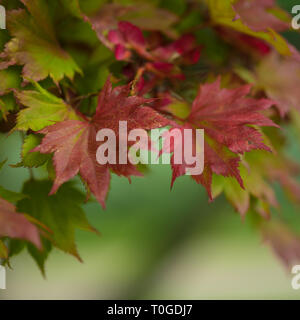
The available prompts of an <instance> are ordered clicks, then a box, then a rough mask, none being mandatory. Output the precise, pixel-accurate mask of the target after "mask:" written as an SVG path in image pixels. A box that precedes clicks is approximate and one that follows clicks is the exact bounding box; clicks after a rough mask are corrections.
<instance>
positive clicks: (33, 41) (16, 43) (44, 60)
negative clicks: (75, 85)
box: [0, 0, 80, 82]
mask: <svg viewBox="0 0 300 320" xmlns="http://www.w3.org/2000/svg"><path fill="white" fill-rule="evenodd" d="M22 2H23V3H24V5H25V6H26V7H27V9H28V11H26V10H23V9H19V10H14V11H11V12H9V13H8V16H7V24H8V30H9V32H10V34H11V35H12V36H13V38H12V39H11V40H10V41H9V42H8V43H7V44H6V47H5V51H4V52H3V53H2V54H1V57H2V59H3V62H2V63H0V66H1V68H7V67H8V66H9V65H13V64H18V65H21V66H23V75H24V77H26V78H30V79H32V80H35V81H39V80H42V79H45V78H46V77H48V76H50V77H51V78H52V79H53V80H54V81H55V82H58V81H60V80H61V79H63V78H64V76H66V77H69V78H70V79H72V78H73V77H74V74H75V73H76V72H80V69H79V67H78V66H77V65H76V63H75V62H74V60H73V59H72V57H71V56H70V55H69V54H68V53H67V52H66V51H65V50H64V49H62V47H61V46H60V44H59V43H58V41H57V39H56V36H55V31H54V27H53V23H52V21H51V18H50V16H49V14H48V13H49V8H48V4H47V1H45V0H32V1H28V0H23V1H22Z"/></svg>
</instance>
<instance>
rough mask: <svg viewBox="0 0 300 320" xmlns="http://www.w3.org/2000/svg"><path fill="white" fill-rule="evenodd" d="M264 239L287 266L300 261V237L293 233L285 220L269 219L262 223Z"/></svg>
mask: <svg viewBox="0 0 300 320" xmlns="http://www.w3.org/2000/svg"><path fill="white" fill-rule="evenodd" d="M261 232H262V236H263V240H264V241H265V242H266V244H268V245H269V246H270V247H271V248H272V249H273V251H274V253H275V254H276V255H277V256H278V258H279V259H280V260H281V261H282V263H283V264H284V265H285V267H287V268H290V267H291V266H292V265H294V264H296V263H299V262H300V237H299V236H297V235H296V234H294V233H293V231H291V230H290V229H289V228H288V227H287V226H286V225H285V224H284V223H283V222H281V221H279V220H278V219H277V220H274V221H269V222H268V223H263V224H262V225H261Z"/></svg>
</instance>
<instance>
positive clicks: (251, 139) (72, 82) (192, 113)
mask: <svg viewBox="0 0 300 320" xmlns="http://www.w3.org/2000/svg"><path fill="white" fill-rule="evenodd" d="M183 3H184V1H183ZM3 4H4V5H5V6H7V8H8V9H9V10H8V14H7V30H6V31H3V33H1V43H0V45H1V53H0V80H1V81H0V120H1V122H0V131H1V132H3V133H7V132H12V131H20V132H22V135H23V146H22V151H21V161H20V162H19V163H18V164H11V165H12V166H13V167H25V168H28V169H29V170H30V172H31V173H32V172H34V169H35V168H38V167H41V168H43V169H44V170H45V171H47V173H48V176H49V178H48V180H47V181H46V180H45V181H42V180H37V179H34V178H32V179H31V180H30V181H28V182H26V183H25V184H24V187H23V191H22V194H17V193H14V192H12V191H8V190H6V189H4V188H2V187H1V188H0V258H2V259H5V261H7V263H9V258H10V257H11V256H12V255H14V254H15V253H16V252H14V249H13V248H14V246H13V245H11V244H10V243H12V244H13V243H15V242H18V241H19V243H22V247H27V248H28V251H29V252H30V254H31V255H32V256H33V258H34V259H35V260H36V261H37V263H38V265H39V267H40V268H41V270H42V272H44V262H45V260H46V258H47V256H48V254H49V252H50V250H51V248H52V247H57V248H59V249H61V250H63V251H65V252H68V253H70V254H73V255H74V256H75V257H77V258H78V259H80V256H79V253H78V252H77V249H76V245H75V240H74V232H75V229H77V228H81V229H84V230H89V231H93V232H96V233H97V231H96V230H95V229H94V228H93V227H91V226H90V224H89V223H88V221H87V219H86V217H85V214H84V212H83V210H82V209H81V204H82V202H83V201H84V199H85V197H84V196H83V195H82V194H81V193H80V192H79V191H78V190H77V189H76V188H75V186H74V184H73V182H72V181H70V180H71V179H73V178H74V177H75V176H77V175H78V176H79V177H80V178H81V180H82V182H83V184H84V186H85V188H86V190H87V194H88V197H87V198H89V197H90V196H91V195H93V196H94V197H95V198H96V200H97V201H98V202H99V203H100V204H101V205H102V207H103V208H105V205H106V199H107V195H108V191H109V189H110V180H111V175H113V174H115V175H117V176H120V177H125V178H127V179H128V180H129V181H130V182H131V177H133V176H140V177H142V176H143V173H142V172H141V169H140V167H139V166H138V165H133V164H131V163H128V164H120V163H117V164H106V165H100V164H99V163H98V162H97V160H96V150H97V148H98V147H99V142H97V141H96V134H97V132H98V131H99V130H100V129H103V128H105V129H111V130H113V131H114V132H115V133H116V137H117V142H119V141H120V140H122V139H123V138H124V137H122V136H120V135H119V122H120V121H127V129H128V132H129V131H130V130H133V129H144V130H147V131H150V130H152V129H157V128H167V129H168V130H169V132H171V133H172V131H173V130H178V129H179V130H180V131H182V132H183V131H184V130H185V129H191V130H192V132H193V133H195V132H196V130H197V129H204V132H205V138H204V139H205V140H204V170H203V172H202V174H200V175H192V176H191V178H192V180H194V181H195V182H196V183H198V184H201V185H202V186H203V187H204V188H205V189H206V191H207V194H208V198H209V200H210V201H213V200H214V199H215V198H216V197H217V196H219V195H220V194H222V193H224V194H225V196H226V198H227V199H228V201H229V202H230V203H231V204H232V205H233V206H234V208H235V209H236V210H237V211H238V212H239V213H240V214H241V216H242V217H243V218H245V217H246V215H248V216H253V217H254V221H255V224H256V226H257V228H258V229H259V230H261V231H262V233H263V236H264V239H266V241H267V242H269V243H270V244H271V247H273V249H274V251H275V252H276V253H277V254H278V256H279V257H280V258H281V259H282V260H283V261H284V263H285V264H287V265H289V264H290V263H292V262H293V261H294V259H298V258H299V256H300V242H299V240H298V238H297V236H296V235H294V234H293V233H292V232H291V231H290V230H289V229H288V226H287V225H285V224H284V222H283V221H281V220H279V219H278V218H276V217H272V210H273V209H274V208H275V209H276V208H278V207H279V203H278V200H277V199H276V195H275V191H274V183H275V182H277V183H279V184H280V186H281V187H282V188H283V189H284V190H285V191H286V192H287V193H288V194H289V196H290V198H291V200H292V201H293V202H295V203H296V204H300V185H299V184H298V182H297V179H296V176H297V175H298V172H299V167H298V165H297V164H295V163H294V162H293V161H292V160H291V159H289V158H288V156H287V155H286V139H285V136H284V135H285V132H284V131H282V130H281V129H280V128H281V127H285V126H290V127H293V128H295V129H296V130H299V128H300V125H299V123H300V114H299V112H300V96H299V92H300V91H299V90H298V85H299V83H300V53H299V52H298V50H297V48H296V47H295V45H296V43H294V44H292V43H289V42H288V41H287V39H286V38H285V37H284V36H283V34H282V32H284V31H288V30H289V28H290V23H289V22H290V19H291V17H290V16H289V15H288V14H287V13H286V12H285V11H283V10H282V9H280V8H279V7H277V6H276V4H275V1H273V0H265V1H261V0H260V1H258V0H257V1H256V0H253V1H250V0H236V1H231V0H205V1H204V0H203V1H199V0H195V1H189V3H188V4H184V6H183V12H176V8H167V7H165V6H164V7H160V6H155V5H152V4H145V3H144V4H142V3H140V2H137V3H136V5H125V4H123V2H122V1H120V3H118V1H116V2H115V3H114V4H103V3H102V2H101V4H99V5H98V6H95V8H93V9H92V10H90V9H88V8H86V7H85V5H84V4H83V1H80V0H73V1H63V0H54V1H51V3H50V1H46V0H32V1H29V0H20V1H18V0H16V1H12V2H11V1H10V2H8V1H3ZM174 9H175V12H174ZM50 12H51V14H50ZM73 30H81V32H74V31H73ZM129 147H130V145H129V146H128V148H129ZM192 147H193V150H194V149H196V148H197V146H196V145H195V141H194V145H193V146H192ZM177 148H184V146H178V145H176V144H175V143H174V142H171V143H170V144H169V145H166V144H165V145H163V146H162V149H161V150H160V154H163V153H171V166H170V167H171V170H172V179H171V185H172V186H173V185H174V183H175V181H176V179H178V178H179V177H180V176H182V175H184V174H185V172H186V169H187V167H188V166H189V165H188V164H186V163H185V162H184V161H183V162H182V164H177V163H176V162H175V161H174V154H175V152H176V149H177ZM117 151H118V152H119V150H117ZM117 158H118V157H117ZM2 165H4V163H3V164H2ZM112 192H113V190H112ZM39 199H43V201H40V200H39ZM58 204H60V205H58ZM65 208H71V209H72V212H74V214H73V216H72V215H71V214H69V213H67V211H70V209H66V210H64V209H65ZM273 225H274V226H275V227H272V226H273ZM63 228H65V230H63Z"/></svg>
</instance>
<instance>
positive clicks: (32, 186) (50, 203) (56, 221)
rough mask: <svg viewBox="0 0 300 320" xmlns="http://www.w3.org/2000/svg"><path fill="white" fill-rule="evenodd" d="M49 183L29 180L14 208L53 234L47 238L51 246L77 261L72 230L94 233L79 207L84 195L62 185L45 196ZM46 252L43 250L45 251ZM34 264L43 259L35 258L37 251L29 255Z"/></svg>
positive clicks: (47, 192)
mask: <svg viewBox="0 0 300 320" xmlns="http://www.w3.org/2000/svg"><path fill="white" fill-rule="evenodd" d="M51 185H52V182H51V181H48V180H44V181H35V180H30V181H28V182H26V183H25V184H24V187H23V194H25V195H26V196H27V197H28V198H26V199H23V200H21V201H19V202H18V204H17V208H18V209H19V210H23V211H24V210H25V211H26V213H27V214H28V215H30V216H32V217H33V218H35V219H36V220H38V221H40V222H41V223H42V224H44V225H45V226H47V227H48V228H49V229H50V230H51V231H53V233H52V234H51V235H50V240H51V242H52V244H53V245H54V246H55V247H57V248H59V249H61V250H63V251H65V252H67V253H70V254H72V255H74V256H75V257H76V258H78V259H79V260H81V258H80V256H79V253H78V251H77V248H76V244H75V230H76V229H81V230H86V231H91V232H95V233H97V231H96V230H95V229H94V228H93V227H92V226H91V225H90V224H89V222H88V220H87V218H86V216H85V213H84V211H83V209H82V208H81V204H82V203H83V202H84V200H85V197H84V195H83V194H82V193H81V192H80V191H78V190H77V189H75V188H74V187H73V184H72V183H66V184H65V185H64V186H62V187H61V188H60V189H59V191H58V192H57V193H56V194H55V195H53V196H48V194H49V192H50V190H51ZM46 251H47V248H46ZM31 254H32V255H33V256H37V257H34V258H35V260H36V261H37V262H38V265H39V266H40V265H43V263H42V262H41V261H43V260H44V259H45V257H44V258H43V257H41V256H39V252H38V251H35V252H34V253H32V252H31Z"/></svg>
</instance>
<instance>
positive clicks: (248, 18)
mask: <svg viewBox="0 0 300 320" xmlns="http://www.w3.org/2000/svg"><path fill="white" fill-rule="evenodd" d="M232 6H233V8H234V10H235V12H236V13H237V18H241V19H242V21H243V22H244V23H245V24H246V25H247V26H248V27H249V28H250V29H252V30H253V31H268V30H269V29H270V28H271V29H273V30H275V31H285V30H287V29H288V28H289V24H288V23H287V22H284V21H282V20H280V19H279V18H277V17H276V16H275V15H273V14H272V13H270V12H268V10H269V9H272V8H274V7H275V0H238V1H237V2H236V3H234V4H233V5H232Z"/></svg>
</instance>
